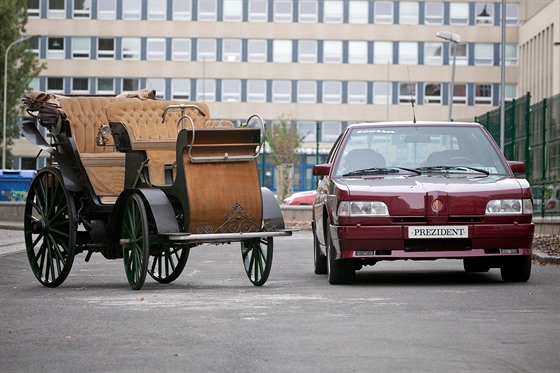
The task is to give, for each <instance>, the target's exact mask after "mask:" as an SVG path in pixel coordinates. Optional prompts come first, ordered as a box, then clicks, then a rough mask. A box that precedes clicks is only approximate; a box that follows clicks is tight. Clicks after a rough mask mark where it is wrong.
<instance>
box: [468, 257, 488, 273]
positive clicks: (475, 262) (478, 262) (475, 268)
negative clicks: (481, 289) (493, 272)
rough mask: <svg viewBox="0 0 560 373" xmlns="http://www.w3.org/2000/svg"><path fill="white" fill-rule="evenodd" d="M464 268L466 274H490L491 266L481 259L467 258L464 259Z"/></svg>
mask: <svg viewBox="0 0 560 373" xmlns="http://www.w3.org/2000/svg"><path fill="white" fill-rule="evenodd" d="M463 268H465V272H469V273H472V272H488V271H489V270H490V264H488V261H486V260H484V259H480V258H466V259H463Z"/></svg>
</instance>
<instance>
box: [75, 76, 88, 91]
mask: <svg viewBox="0 0 560 373" xmlns="http://www.w3.org/2000/svg"><path fill="white" fill-rule="evenodd" d="M72 93H89V79H88V78H72Z"/></svg>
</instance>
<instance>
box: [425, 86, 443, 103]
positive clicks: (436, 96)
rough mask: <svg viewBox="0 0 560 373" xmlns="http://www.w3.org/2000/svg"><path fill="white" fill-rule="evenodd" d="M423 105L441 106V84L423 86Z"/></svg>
mask: <svg viewBox="0 0 560 373" xmlns="http://www.w3.org/2000/svg"><path fill="white" fill-rule="evenodd" d="M424 104H441V84H440V83H426V84H424Z"/></svg>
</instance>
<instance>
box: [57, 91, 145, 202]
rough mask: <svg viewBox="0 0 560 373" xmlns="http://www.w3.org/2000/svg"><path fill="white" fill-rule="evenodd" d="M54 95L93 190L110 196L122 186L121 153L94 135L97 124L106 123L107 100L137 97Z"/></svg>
mask: <svg viewBox="0 0 560 373" xmlns="http://www.w3.org/2000/svg"><path fill="white" fill-rule="evenodd" d="M57 99H58V102H59V105H60V107H61V109H62V111H63V112H64V113H65V114H66V119H67V121H68V124H69V128H70V132H71V136H72V138H73V139H74V142H75V144H76V147H77V149H78V153H79V156H80V159H81V162H82V164H83V166H84V168H85V170H86V173H87V177H88V179H89V181H90V183H91V185H92V186H93V189H94V192H95V194H96V195H98V196H99V197H100V198H101V200H102V201H112V200H114V199H115V197H117V196H118V195H119V194H120V192H121V191H122V190H123V189H124V164H125V160H124V154H122V153H119V152H117V151H116V149H115V147H114V146H99V145H97V144H96V141H95V138H96V135H97V132H98V131H99V128H100V127H101V126H104V125H107V119H106V117H105V111H104V108H105V106H106V105H107V104H109V103H111V102H139V101H140V100H138V99H131V98H122V97H105V96H79V97H67V96H58V97H57ZM110 144H112V143H110Z"/></svg>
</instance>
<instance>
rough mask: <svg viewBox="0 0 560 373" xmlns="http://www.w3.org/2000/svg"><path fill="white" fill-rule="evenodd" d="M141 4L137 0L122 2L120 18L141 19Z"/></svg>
mask: <svg viewBox="0 0 560 373" xmlns="http://www.w3.org/2000/svg"><path fill="white" fill-rule="evenodd" d="M142 3H143V2H142V1H137V0H122V18H123V19H141V15H142Z"/></svg>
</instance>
